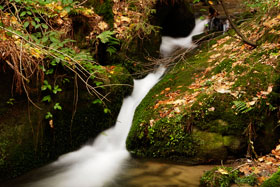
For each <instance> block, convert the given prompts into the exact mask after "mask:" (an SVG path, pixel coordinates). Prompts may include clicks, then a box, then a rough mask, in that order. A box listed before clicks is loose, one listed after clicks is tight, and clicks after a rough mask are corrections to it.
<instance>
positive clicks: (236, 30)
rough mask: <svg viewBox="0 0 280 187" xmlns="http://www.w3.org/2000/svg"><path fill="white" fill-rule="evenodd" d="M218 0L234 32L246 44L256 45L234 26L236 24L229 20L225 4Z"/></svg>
mask: <svg viewBox="0 0 280 187" xmlns="http://www.w3.org/2000/svg"><path fill="white" fill-rule="evenodd" d="M219 2H220V3H221V5H222V7H223V10H224V12H225V14H226V16H227V19H228V21H229V22H230V24H231V26H232V28H233V29H234V30H235V32H236V33H237V34H238V35H239V36H240V37H241V38H242V40H243V41H244V42H245V43H246V44H248V45H251V46H252V47H257V44H256V42H253V41H250V40H249V39H248V38H246V37H245V36H244V35H243V34H242V33H241V32H240V30H239V29H238V28H237V27H236V25H235V24H234V23H233V21H232V20H231V18H230V16H229V13H228V11H227V9H226V7H225V4H224V1H223V0H219Z"/></svg>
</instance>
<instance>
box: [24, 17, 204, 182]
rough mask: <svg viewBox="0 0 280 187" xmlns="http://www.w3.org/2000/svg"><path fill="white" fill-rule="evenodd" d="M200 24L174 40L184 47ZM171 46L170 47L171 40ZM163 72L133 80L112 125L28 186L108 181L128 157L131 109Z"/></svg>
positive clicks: (64, 156)
mask: <svg viewBox="0 0 280 187" xmlns="http://www.w3.org/2000/svg"><path fill="white" fill-rule="evenodd" d="M204 25H205V21H201V22H198V21H197V25H196V27H195V28H194V30H193V31H192V33H191V34H190V35H189V36H188V37H186V38H184V39H183V40H182V41H181V40H179V41H177V42H176V41H175V40H174V41H175V44H180V45H179V46H182V45H183V44H184V45H183V47H184V48H191V47H193V46H194V44H193V43H192V36H193V35H195V34H199V33H201V32H202V31H203V30H204ZM164 41H165V42H164ZM174 41H173V42H174ZM164 45H169V43H168V41H166V40H164V39H163V43H162V44H161V48H164V47H165V46H164ZM172 46H173V47H174V44H172ZM172 46H171V47H172ZM177 46H178V45H176V46H175V47H177ZM169 48H170V46H169ZM169 54H170V52H169V51H168V54H165V52H164V51H162V55H163V56H165V55H169ZM164 72H165V67H163V66H160V67H159V68H158V69H157V70H156V71H155V72H153V73H150V74H149V75H147V76H146V77H145V78H143V79H141V80H134V89H133V92H132V94H131V96H129V97H127V98H125V99H124V101H123V105H122V108H121V110H120V113H119V115H118V118H117V123H116V125H115V126H114V127H112V128H110V129H108V130H106V131H104V132H103V133H101V134H100V135H99V136H98V137H97V138H96V140H95V141H94V143H93V144H92V145H86V146H84V147H82V148H81V149H79V150H77V151H75V152H71V153H68V154H65V155H63V156H61V157H60V158H59V159H58V160H57V161H56V162H54V163H52V164H51V165H50V166H49V167H52V168H58V169H57V170H56V171H55V172H54V173H53V174H51V175H50V176H48V177H46V178H44V179H41V180H39V181H37V182H34V183H31V184H29V185H28V186H32V187H50V186H51V187H101V186H104V185H105V184H106V183H107V182H109V181H111V180H112V179H113V178H114V177H115V176H116V174H117V173H119V171H120V169H122V167H123V164H124V163H125V162H126V160H127V159H128V158H129V153H128V151H127V150H126V148H125V141H126V137H127V135H128V132H129V129H130V126H131V123H132V120H133V116H134V112H135V109H136V107H137V106H138V105H139V103H140V102H141V101H142V99H143V98H144V97H145V96H146V94H147V93H148V92H149V90H150V89H151V88H152V87H153V86H154V85H155V84H156V83H157V82H158V81H159V80H160V77H161V76H162V75H163V73H164Z"/></svg>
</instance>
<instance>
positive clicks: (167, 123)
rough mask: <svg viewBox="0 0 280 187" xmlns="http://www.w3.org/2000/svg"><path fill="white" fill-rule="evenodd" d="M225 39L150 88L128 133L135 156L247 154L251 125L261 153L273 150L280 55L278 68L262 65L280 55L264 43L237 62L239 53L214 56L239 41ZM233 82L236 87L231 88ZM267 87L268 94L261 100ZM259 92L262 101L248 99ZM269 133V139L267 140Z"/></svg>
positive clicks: (193, 158) (203, 159)
mask: <svg viewBox="0 0 280 187" xmlns="http://www.w3.org/2000/svg"><path fill="white" fill-rule="evenodd" d="M224 38H225V36H220V37H219V38H217V39H215V40H212V41H211V42H209V43H202V45H201V47H200V48H199V49H196V50H194V51H192V52H191V53H189V54H187V55H186V60H182V61H180V62H177V63H176V66H175V67H173V68H171V69H169V71H168V72H167V73H166V75H165V76H164V77H163V78H162V80H161V81H160V82H159V83H158V84H157V85H155V87H154V88H152V89H151V90H150V92H149V93H148V94H147V96H146V97H145V98H144V99H143V101H142V102H141V103H140V105H139V106H138V107H137V109H136V112H135V115H134V120H133V124H132V127H131V130H130V133H129V135H128V137H127V142H126V144H127V149H128V150H129V151H130V152H131V154H132V155H134V156H137V157H149V158H150V157H152V158H163V159H170V160H175V161H179V162H185V163H190V162H191V163H207V162H219V161H220V160H225V159H227V158H233V157H244V156H245V154H246V149H247V142H248V141H249V140H248V129H249V126H250V125H252V126H253V130H254V132H255V136H254V137H253V139H252V140H251V141H253V142H254V147H255V150H256V151H257V152H258V153H260V154H266V153H268V152H269V151H270V150H271V149H272V148H273V146H275V145H276V143H277V142H278V139H279V128H278V120H279V118H278V116H277V108H279V90H280V89H279V80H280V79H279V73H278V71H279V58H278V59H276V60H275V62H274V66H272V65H270V64H266V63H259V61H260V59H262V58H267V59H268V57H271V56H272V55H273V54H274V53H276V52H275V51H273V50H271V49H268V50H263V48H262V47H259V48H257V49H255V50H254V51H253V52H251V51H250V52H248V54H247V53H246V52H244V53H245V54H246V56H243V57H242V62H243V63H237V59H236V57H235V56H234V55H232V57H229V56H230V55H224V56H223V54H221V53H220V54H215V50H219V49H220V48H223V47H224V46H225V51H223V52H224V53H226V54H227V53H232V50H228V49H230V48H228V46H231V42H234V39H233V38H230V37H227V38H228V39H224ZM217 40H219V42H220V43H221V41H222V40H223V43H221V44H219V42H217ZM218 44H219V45H218ZM212 45H215V47H214V48H215V50H214V49H213V48H211V46H212ZM234 45H239V44H236V43H235V44H234ZM237 55H238V54H237ZM219 56H221V57H219ZM240 58H241V57H240ZM223 81H224V82H223ZM226 84H229V85H230V86H229V87H230V89H229V90H226V89H224V87H225V88H227V85H226ZM269 87H270V88H272V87H273V90H271V89H270V91H269V94H268V92H265V91H266V90H268V88H269ZM235 90H238V91H235ZM243 90H246V91H243ZM260 93H265V94H267V95H266V96H263V99H258V95H259V94H260ZM256 98H257V100H258V102H257V103H254V102H249V101H252V100H254V99H256ZM236 101H237V102H241V101H242V102H243V103H244V106H245V109H246V108H247V109H248V110H243V111H239V110H238V109H237V108H236V104H235V103H236ZM250 103H253V104H252V107H250V106H251V105H249V104H250ZM247 105H249V107H248V106H247ZM175 134H176V135H175ZM264 137H265V139H267V142H269V143H262V141H261V140H262V138H264ZM174 142H175V143H174ZM205 142H207V143H205ZM208 142H211V143H209V144H208ZM264 144H267V145H264ZM170 145H172V146H170Z"/></svg>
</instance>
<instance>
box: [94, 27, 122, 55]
mask: <svg viewBox="0 0 280 187" xmlns="http://www.w3.org/2000/svg"><path fill="white" fill-rule="evenodd" d="M114 35H115V32H114V31H104V32H102V33H101V34H99V35H98V36H97V37H96V38H99V39H100V41H101V42H102V43H104V44H107V45H108V47H107V49H106V51H107V52H108V53H109V54H110V55H112V54H114V53H116V52H117V49H116V47H115V46H117V45H120V40H119V39H117V38H115V37H114Z"/></svg>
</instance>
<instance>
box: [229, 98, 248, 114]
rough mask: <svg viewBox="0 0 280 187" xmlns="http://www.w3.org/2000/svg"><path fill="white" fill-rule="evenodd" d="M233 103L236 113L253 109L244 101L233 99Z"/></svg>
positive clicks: (243, 112)
mask: <svg viewBox="0 0 280 187" xmlns="http://www.w3.org/2000/svg"><path fill="white" fill-rule="evenodd" d="M233 104H234V106H235V111H236V112H237V113H241V114H245V113H248V112H250V111H251V110H253V108H252V107H251V106H248V105H247V103H246V102H244V101H233Z"/></svg>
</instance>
